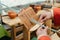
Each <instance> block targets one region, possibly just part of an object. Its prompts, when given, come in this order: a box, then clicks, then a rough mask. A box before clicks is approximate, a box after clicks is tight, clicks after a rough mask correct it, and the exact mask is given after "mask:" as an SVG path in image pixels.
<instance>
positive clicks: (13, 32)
mask: <svg viewBox="0 0 60 40" xmlns="http://www.w3.org/2000/svg"><path fill="white" fill-rule="evenodd" d="M11 33H12V34H11V36H12V39H13V40H16V27H15V26H12V31H11Z"/></svg>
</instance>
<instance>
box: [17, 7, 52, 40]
mask: <svg viewBox="0 0 60 40" xmlns="http://www.w3.org/2000/svg"><path fill="white" fill-rule="evenodd" d="M38 15H40V13H38V14H36V13H35V12H34V10H33V9H32V8H31V7H28V8H27V9H25V10H23V11H21V12H20V13H19V14H18V16H19V18H20V19H21V21H22V22H23V24H24V25H25V27H24V28H23V30H24V31H23V33H24V34H23V36H24V37H23V38H24V40H30V37H31V35H30V34H31V31H30V29H31V28H32V27H36V25H35V24H33V23H31V22H30V19H31V18H33V19H35V20H37V21H38V18H39V16H38ZM47 23H49V24H47ZM47 23H46V25H47V26H49V27H51V20H48V21H47ZM37 26H38V25H37Z"/></svg>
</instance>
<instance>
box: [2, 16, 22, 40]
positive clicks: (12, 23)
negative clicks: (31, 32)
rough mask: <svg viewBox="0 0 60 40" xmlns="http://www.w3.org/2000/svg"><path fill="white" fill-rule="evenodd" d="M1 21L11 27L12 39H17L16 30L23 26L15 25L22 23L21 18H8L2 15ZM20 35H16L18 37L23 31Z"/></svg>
mask: <svg viewBox="0 0 60 40" xmlns="http://www.w3.org/2000/svg"><path fill="white" fill-rule="evenodd" d="M2 21H3V22H4V23H5V24H7V25H9V26H10V27H11V28H12V31H11V34H12V39H13V40H17V37H16V31H18V30H22V29H23V27H20V28H21V29H20V28H19V29H16V26H15V25H17V24H19V23H20V24H22V22H21V20H20V19H19V17H16V18H15V19H10V18H9V17H8V16H3V17H2ZM19 36H20V37H18V38H19V39H20V38H22V37H23V33H22V34H21V35H19Z"/></svg>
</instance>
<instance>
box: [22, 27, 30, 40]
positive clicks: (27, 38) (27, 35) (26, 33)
mask: <svg viewBox="0 0 60 40" xmlns="http://www.w3.org/2000/svg"><path fill="white" fill-rule="evenodd" d="M23 30H24V31H23V33H24V34H23V40H30V31H29V30H27V29H26V28H25V27H24V29H23Z"/></svg>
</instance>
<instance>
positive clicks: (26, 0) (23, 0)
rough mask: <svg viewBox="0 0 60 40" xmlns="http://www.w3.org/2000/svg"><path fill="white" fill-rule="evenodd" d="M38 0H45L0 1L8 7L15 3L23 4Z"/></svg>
mask: <svg viewBox="0 0 60 40" xmlns="http://www.w3.org/2000/svg"><path fill="white" fill-rule="evenodd" d="M39 1H45V0H1V3H3V4H5V5H7V6H9V7H12V6H16V5H24V4H28V3H33V2H39Z"/></svg>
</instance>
